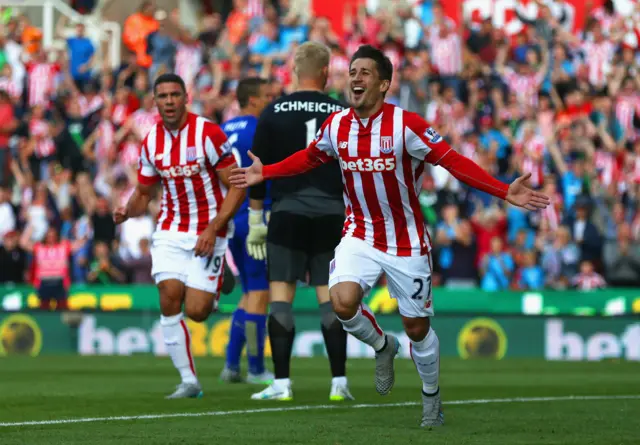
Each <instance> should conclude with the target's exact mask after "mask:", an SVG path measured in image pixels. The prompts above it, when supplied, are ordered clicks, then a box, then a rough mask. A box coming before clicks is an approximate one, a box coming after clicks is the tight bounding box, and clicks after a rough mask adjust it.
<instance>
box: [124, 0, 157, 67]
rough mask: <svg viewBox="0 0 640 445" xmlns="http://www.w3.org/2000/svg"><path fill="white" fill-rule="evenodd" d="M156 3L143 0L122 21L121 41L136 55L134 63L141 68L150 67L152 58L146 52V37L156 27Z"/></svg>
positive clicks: (152, 0) (150, 0) (151, 0)
mask: <svg viewBox="0 0 640 445" xmlns="http://www.w3.org/2000/svg"><path fill="white" fill-rule="evenodd" d="M155 12H156V5H155V1H154V0H144V1H143V2H142V3H141V4H140V9H139V10H138V12H136V13H135V14H131V15H130V16H129V17H128V18H127V20H125V22H124V29H123V33H122V42H123V43H124V44H125V46H126V47H127V49H128V50H129V51H131V52H133V53H135V55H136V64H137V65H139V66H141V67H143V68H147V69H148V68H150V67H151V63H152V59H151V56H150V55H149V54H148V53H147V37H148V36H149V34H151V33H152V32H154V31H156V30H157V29H158V26H159V24H158V21H157V20H156V19H155V17H154V14H155Z"/></svg>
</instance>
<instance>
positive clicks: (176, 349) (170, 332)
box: [160, 313, 198, 383]
mask: <svg viewBox="0 0 640 445" xmlns="http://www.w3.org/2000/svg"><path fill="white" fill-rule="evenodd" d="M160 325H161V326H162V336H163V337H164V344H165V345H166V346H167V352H168V353H169V355H170V356H171V360H172V361H173V366H175V367H176V369H177V370H178V371H179V372H180V377H181V378H182V382H183V383H198V378H197V377H196V367H195V365H194V363H193V357H192V356H191V338H190V336H189V329H188V328H187V324H186V323H185V321H184V319H183V317H182V313H180V314H177V315H171V316H168V317H165V316H164V315H161V316H160Z"/></svg>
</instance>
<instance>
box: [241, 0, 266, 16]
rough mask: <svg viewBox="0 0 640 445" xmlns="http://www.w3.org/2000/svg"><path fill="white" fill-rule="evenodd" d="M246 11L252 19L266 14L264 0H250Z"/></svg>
mask: <svg viewBox="0 0 640 445" xmlns="http://www.w3.org/2000/svg"><path fill="white" fill-rule="evenodd" d="M244 13H245V14H246V15H248V16H249V18H251V19H252V18H254V17H262V16H264V0H248V1H247V7H246V8H244Z"/></svg>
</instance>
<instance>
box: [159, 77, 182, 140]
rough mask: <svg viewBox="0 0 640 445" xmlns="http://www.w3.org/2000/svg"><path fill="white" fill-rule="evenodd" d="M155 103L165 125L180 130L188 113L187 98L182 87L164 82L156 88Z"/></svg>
mask: <svg viewBox="0 0 640 445" xmlns="http://www.w3.org/2000/svg"><path fill="white" fill-rule="evenodd" d="M154 98H155V102H156V106H157V107H158V112H159V113H160V116H161V117H162V121H163V122H164V125H165V126H166V127H167V128H169V129H176V130H177V129H178V128H180V125H181V124H182V121H183V119H184V118H185V116H186V113H187V97H186V94H185V92H184V90H183V89H182V86H181V85H180V84H178V83H175V82H164V83H161V84H159V85H158V86H157V87H156V91H155V95H154Z"/></svg>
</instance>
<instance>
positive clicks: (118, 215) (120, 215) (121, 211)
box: [113, 207, 129, 224]
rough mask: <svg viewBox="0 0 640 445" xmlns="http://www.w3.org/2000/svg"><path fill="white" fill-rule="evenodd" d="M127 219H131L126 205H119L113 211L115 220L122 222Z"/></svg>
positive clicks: (118, 222) (117, 222)
mask: <svg viewBox="0 0 640 445" xmlns="http://www.w3.org/2000/svg"><path fill="white" fill-rule="evenodd" d="M127 219H129V216H128V215H127V208H126V207H118V208H117V209H115V210H114V211H113V222H115V223H116V224H122V223H123V222H125V221H126V220H127Z"/></svg>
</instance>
